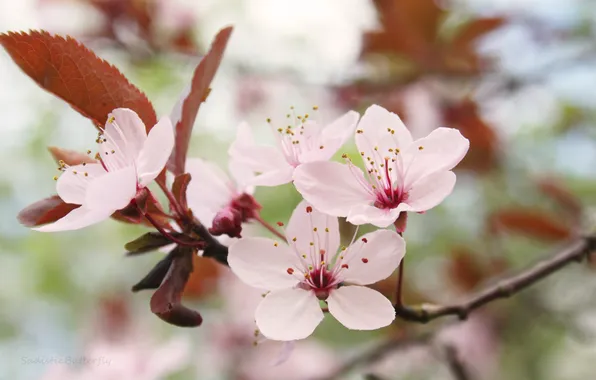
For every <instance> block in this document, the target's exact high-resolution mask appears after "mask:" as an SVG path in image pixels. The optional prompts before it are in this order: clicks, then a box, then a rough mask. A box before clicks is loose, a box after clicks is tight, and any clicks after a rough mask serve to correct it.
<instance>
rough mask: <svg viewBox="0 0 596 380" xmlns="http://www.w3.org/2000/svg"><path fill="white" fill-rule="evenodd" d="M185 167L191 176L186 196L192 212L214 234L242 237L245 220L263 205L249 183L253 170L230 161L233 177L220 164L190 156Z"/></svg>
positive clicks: (251, 216)
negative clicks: (257, 199)
mask: <svg viewBox="0 0 596 380" xmlns="http://www.w3.org/2000/svg"><path fill="white" fill-rule="evenodd" d="M186 170H187V172H188V173H190V175H191V181H190V183H189V185H188V189H187V193H186V197H187V199H188V205H189V207H190V209H191V210H192V212H193V214H194V215H195V216H196V217H197V218H198V219H199V221H201V223H204V224H205V225H206V226H208V227H210V228H209V232H211V233H212V234H214V235H222V234H227V235H229V236H230V237H240V232H241V231H242V223H243V222H246V221H247V220H249V219H251V218H253V217H254V216H255V215H256V213H258V210H259V209H260V208H261V205H260V204H259V203H257V201H256V200H255V199H254V198H253V196H252V193H253V192H254V187H253V186H249V185H248V182H250V180H251V179H252V178H253V173H252V172H251V171H250V170H248V169H247V168H246V166H245V165H244V164H243V163H241V162H239V161H237V160H231V161H230V164H229V170H230V174H231V175H232V177H233V178H234V180H231V179H230V178H229V177H228V176H227V175H226V173H224V172H223V171H222V170H221V169H220V168H219V167H218V166H217V165H215V164H213V163H211V162H207V161H203V160H201V159H199V158H192V159H189V160H188V161H187V162H186Z"/></svg>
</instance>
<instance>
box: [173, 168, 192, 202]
mask: <svg viewBox="0 0 596 380" xmlns="http://www.w3.org/2000/svg"><path fill="white" fill-rule="evenodd" d="M190 179H191V178H190V174H188V173H184V174H180V175H179V176H177V177H176V178H175V179H174V183H173V184H172V194H174V198H176V200H177V201H178V203H179V204H180V206H182V208H183V209H184V210H187V209H188V202H187V200H186V189H187V188H188V184H189V183H190Z"/></svg>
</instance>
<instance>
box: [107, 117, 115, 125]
mask: <svg viewBox="0 0 596 380" xmlns="http://www.w3.org/2000/svg"><path fill="white" fill-rule="evenodd" d="M115 120H116V118H115V117H114V116H110V118H109V119H108V124H112V123H113V122H114V121H115Z"/></svg>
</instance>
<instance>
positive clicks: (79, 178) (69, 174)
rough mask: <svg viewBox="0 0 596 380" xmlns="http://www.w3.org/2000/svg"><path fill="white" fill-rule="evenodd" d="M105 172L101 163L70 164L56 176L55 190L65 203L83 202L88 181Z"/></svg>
mask: <svg viewBox="0 0 596 380" xmlns="http://www.w3.org/2000/svg"><path fill="white" fill-rule="evenodd" d="M75 173H76V174H75ZM106 173H107V172H106V171H105V169H104V168H103V167H102V166H101V164H85V165H75V166H70V167H68V168H66V169H64V171H63V173H62V175H61V176H60V177H59V178H58V181H57V182H56V191H57V192H58V195H59V196H60V198H62V200H63V201H64V202H66V203H72V204H77V205H80V204H83V202H84V201H85V194H86V191H87V186H88V185H89V183H90V182H91V181H92V180H93V179H95V178H97V177H99V176H102V175H104V174H106Z"/></svg>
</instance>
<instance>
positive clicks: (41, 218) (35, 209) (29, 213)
mask: <svg viewBox="0 0 596 380" xmlns="http://www.w3.org/2000/svg"><path fill="white" fill-rule="evenodd" d="M77 207H79V205H73V204H70V203H64V201H63V200H62V199H60V197H59V196H57V195H54V196H52V197H49V198H46V199H42V200H41V201H38V202H35V203H33V204H32V205H30V206H27V207H25V208H24V209H23V210H22V211H21V212H19V215H18V216H17V218H18V220H19V222H21V224H23V225H24V226H27V227H35V226H40V225H42V224H46V223H52V222H55V221H57V220H58V219H60V218H62V217H63V216H65V215H66V214H68V213H69V212H71V211H72V210H74V209H75V208H77Z"/></svg>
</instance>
